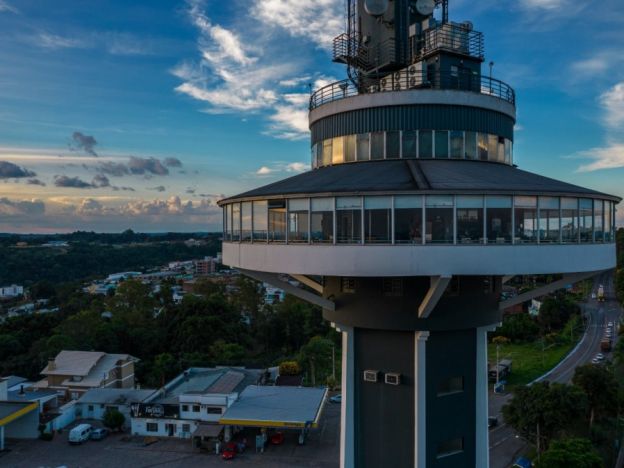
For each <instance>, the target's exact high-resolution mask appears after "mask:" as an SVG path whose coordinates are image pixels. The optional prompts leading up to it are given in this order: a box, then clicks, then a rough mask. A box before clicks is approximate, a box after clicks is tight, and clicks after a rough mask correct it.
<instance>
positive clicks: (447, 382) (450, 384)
mask: <svg viewBox="0 0 624 468" xmlns="http://www.w3.org/2000/svg"><path fill="white" fill-rule="evenodd" d="M463 391H464V378H463V377H450V378H448V379H444V380H443V381H442V382H440V383H439V384H438V396H439V397H440V396H446V395H452V394H454V393H461V392H463Z"/></svg>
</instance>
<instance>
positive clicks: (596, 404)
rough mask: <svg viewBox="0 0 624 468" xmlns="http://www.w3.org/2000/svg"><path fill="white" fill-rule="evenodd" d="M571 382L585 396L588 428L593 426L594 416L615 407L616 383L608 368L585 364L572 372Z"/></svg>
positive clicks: (616, 396) (616, 398) (616, 397)
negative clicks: (587, 410)
mask: <svg viewBox="0 0 624 468" xmlns="http://www.w3.org/2000/svg"><path fill="white" fill-rule="evenodd" d="M572 382H573V383H574V384H575V385H578V386H579V387H580V388H581V390H583V392H584V393H585V395H587V403H588V407H589V427H590V428H591V427H592V426H593V425H594V419H595V417H596V414H597V413H598V414H600V413H601V412H605V413H606V412H607V411H609V410H610V409H612V408H614V407H616V405H617V402H618V401H617V400H618V392H617V389H618V383H617V381H616V380H615V376H614V375H613V372H612V370H611V369H610V368H608V367H605V366H594V365H592V364H586V365H584V366H579V367H577V368H576V370H575V371H574V377H572Z"/></svg>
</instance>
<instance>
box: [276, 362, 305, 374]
mask: <svg viewBox="0 0 624 468" xmlns="http://www.w3.org/2000/svg"><path fill="white" fill-rule="evenodd" d="M279 373H280V375H299V374H301V366H300V365H299V363H298V362H297V361H284V362H282V363H281V364H280V365H279Z"/></svg>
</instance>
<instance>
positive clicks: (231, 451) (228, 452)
mask: <svg viewBox="0 0 624 468" xmlns="http://www.w3.org/2000/svg"><path fill="white" fill-rule="evenodd" d="M235 456H236V442H228V443H227V444H226V445H225V448H224V449H223V453H222V454H221V458H222V459H223V460H231V459H232V458H234V457H235Z"/></svg>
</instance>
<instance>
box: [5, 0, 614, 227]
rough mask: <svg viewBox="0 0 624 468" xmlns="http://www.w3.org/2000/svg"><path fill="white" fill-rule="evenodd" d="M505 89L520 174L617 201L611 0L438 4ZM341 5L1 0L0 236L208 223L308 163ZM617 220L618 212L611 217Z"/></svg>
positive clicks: (266, 0) (332, 68)
mask: <svg viewBox="0 0 624 468" xmlns="http://www.w3.org/2000/svg"><path fill="white" fill-rule="evenodd" d="M449 3H450V17H451V20H454V21H464V20H468V19H469V20H471V21H472V22H473V23H474V25H475V29H477V30H480V31H483V32H484V33H485V47H486V49H485V50H486V62H485V66H484V70H485V69H486V68H487V63H489V62H490V61H492V62H494V67H493V75H494V76H495V77H497V78H499V79H502V80H503V81H505V82H507V83H509V84H510V85H511V86H513V87H514V88H515V90H516V92H517V106H518V109H517V110H518V122H517V125H516V129H515V130H516V133H515V144H514V160H515V163H516V164H518V166H519V167H520V168H521V169H524V170H528V171H531V172H537V173H540V174H543V175H546V176H549V177H553V178H557V179H560V180H564V181H567V182H571V183H574V184H578V185H582V186H586V187H589V188H592V189H596V190H600V191H603V192H607V193H610V194H615V195H619V196H621V197H624V52H622V51H624V2H623V1H622V0H600V1H599V0H590V1H582V2H579V1H578V0H480V1H474V0H450V2H449ZM343 13H344V0H306V1H301V0H230V1H227V2H217V1H216V0H133V1H132V2H128V1H127V0H98V1H97V2H93V1H92V0H55V1H54V2H41V1H40V0H0V41H1V42H2V47H1V48H0V232H17V233H21V232H23V233H31V232H33V233H54V232H71V231H75V230H95V231H101V232H118V231H121V230H124V229H128V228H131V229H134V230H135V231H143V232H163V231H216V230H219V229H220V226H221V214H220V210H219V208H218V207H217V206H216V201H217V200H218V199H220V198H222V197H224V196H230V195H234V194H236V193H240V192H243V191H245V190H248V189H251V188H254V187H258V186H261V185H265V184H267V183H270V182H273V181H276V180H279V179H282V178H285V177H289V176H292V175H295V174H297V173H300V172H302V171H305V170H308V169H309V160H310V157H309V155H310V144H309V133H308V128H307V102H308V97H309V92H310V88H311V87H312V88H316V87H319V86H322V85H323V84H325V83H328V82H331V81H333V80H338V79H343V78H344V77H345V70H344V68H343V67H342V66H340V65H337V64H332V62H331V57H330V53H331V40H332V38H333V37H334V36H336V35H338V34H340V33H341V32H342V31H343V29H344V19H343ZM618 222H619V224H620V225H624V209H623V210H622V211H621V212H619V213H618Z"/></svg>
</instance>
